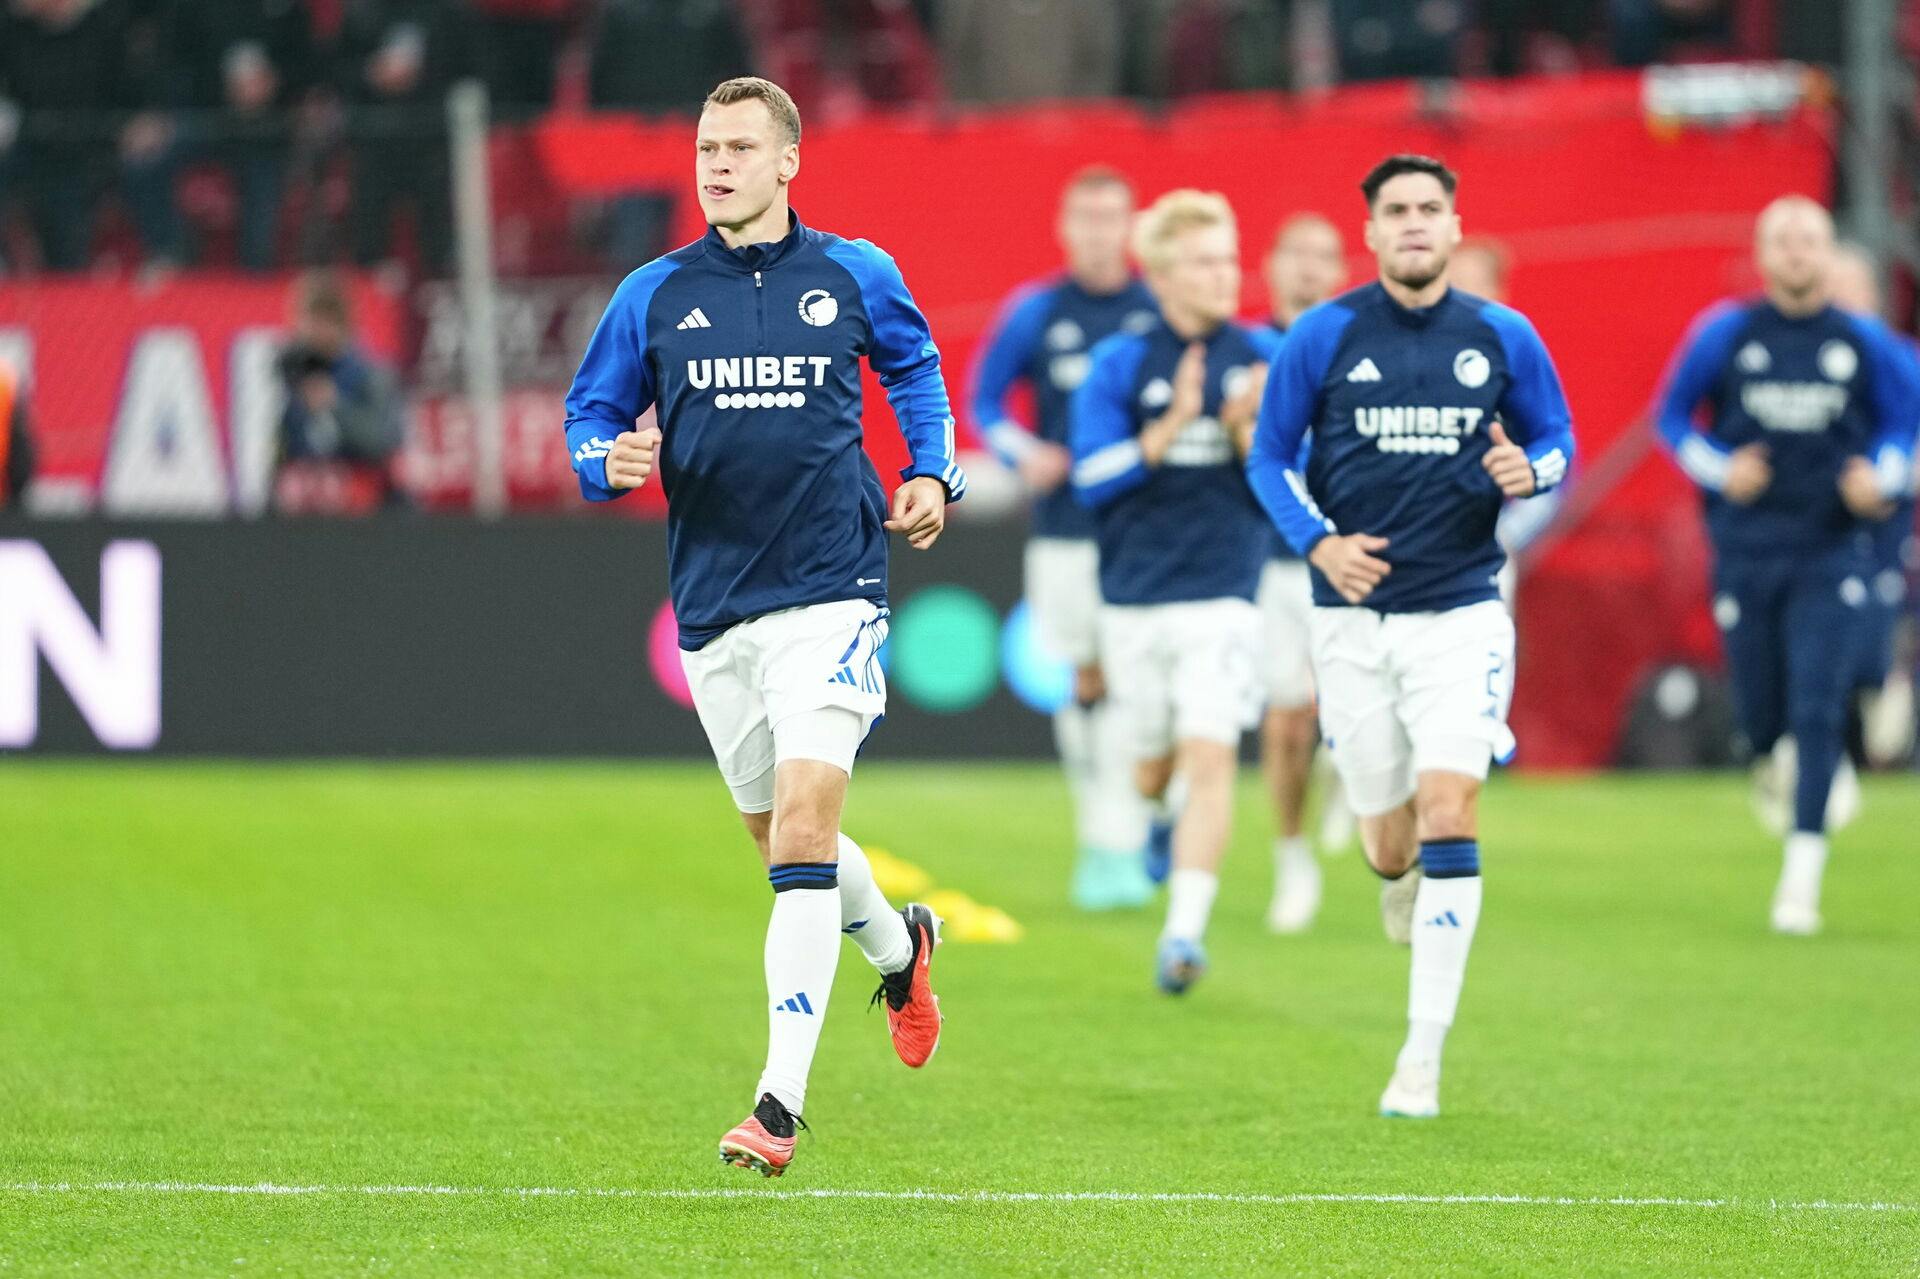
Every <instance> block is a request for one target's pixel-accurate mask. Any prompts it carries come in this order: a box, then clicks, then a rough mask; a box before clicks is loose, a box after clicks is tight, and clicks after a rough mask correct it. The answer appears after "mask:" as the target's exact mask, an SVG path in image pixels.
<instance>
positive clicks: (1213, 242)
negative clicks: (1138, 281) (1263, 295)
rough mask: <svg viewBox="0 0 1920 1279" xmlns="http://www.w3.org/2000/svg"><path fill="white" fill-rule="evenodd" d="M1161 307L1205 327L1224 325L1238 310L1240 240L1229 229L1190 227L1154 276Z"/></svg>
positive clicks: (1179, 238) (1170, 247) (1171, 247)
mask: <svg viewBox="0 0 1920 1279" xmlns="http://www.w3.org/2000/svg"><path fill="white" fill-rule="evenodd" d="M1153 286H1154V292H1155V293H1156V294H1158V295H1159V297H1160V300H1161V305H1163V306H1165V307H1166V308H1167V309H1169V310H1174V311H1180V312H1184V313H1185V314H1187V315H1190V316H1191V317H1193V318H1194V319H1195V320H1198V321H1200V322H1201V323H1204V324H1223V323H1225V322H1226V321H1228V320H1231V319H1232V318H1233V317H1234V315H1235V314H1236V313H1237V312H1238V311H1239V310H1240V237H1239V236H1238V235H1237V234H1236V233H1235V231H1234V229H1233V228H1232V227H1230V226H1218V225H1216V226H1204V227H1193V228H1191V229H1190V230H1187V231H1183V232H1181V233H1180V234H1179V235H1178V236H1177V237H1175V239H1174V241H1173V243H1172V245H1170V246H1169V253H1168V258H1167V263H1166V265H1165V266H1164V267H1162V268H1161V269H1159V270H1157V271H1155V272H1154V273H1153Z"/></svg>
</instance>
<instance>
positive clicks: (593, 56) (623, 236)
mask: <svg viewBox="0 0 1920 1279" xmlns="http://www.w3.org/2000/svg"><path fill="white" fill-rule="evenodd" d="M590 39H591V45H590V48H591V52H590V54H589V57H588V63H587V98H588V101H589V103H590V104H591V105H592V106H593V107H594V108H595V109H597V110H601V111H640V112H645V113H648V114H659V113H663V112H678V113H681V114H684V115H694V114H697V113H698V112H699V110H700V104H701V103H702V102H703V101H705V99H706V96H707V94H708V93H709V92H710V91H711V90H712V89H713V86H714V85H716V84H719V83H720V82H721V81H722V80H726V79H730V78H732V77H733V76H737V75H745V74H748V73H749V72H751V71H752V70H753V63H752V59H751V58H750V56H749V55H748V52H747V40H746V35H745V33H744V32H743V31H742V30H741V28H740V24H739V22H738V20H737V19H736V17H735V15H734V11H733V6H732V5H731V4H729V3H728V2H727V0H601V4H600V10H599V12H598V13H597V14H596V15H595V19H594V24H593V28H592V33H591V37H590ZM672 219H673V196H672V194H671V193H668V192H635V193H633V194H631V195H624V196H621V197H619V198H618V199H615V200H614V201H613V202H612V203H611V204H610V205H609V206H608V209H607V255H608V260H609V263H610V264H611V265H612V266H613V267H614V268H615V269H616V270H619V271H622V272H625V271H629V270H632V269H633V268H634V267H637V266H639V265H641V264H642V263H644V262H648V261H651V260H652V259H654V258H656V257H658V256H659V255H660V254H661V253H663V252H665V250H666V248H667V243H666V241H667V237H668V234H669V227H670V225H671V223H672Z"/></svg>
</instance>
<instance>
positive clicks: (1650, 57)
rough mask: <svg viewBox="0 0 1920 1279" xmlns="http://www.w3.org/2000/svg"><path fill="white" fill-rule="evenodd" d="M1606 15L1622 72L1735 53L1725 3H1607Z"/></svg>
mask: <svg viewBox="0 0 1920 1279" xmlns="http://www.w3.org/2000/svg"><path fill="white" fill-rule="evenodd" d="M1608 10H1609V13H1608V17H1609V19H1610V20H1611V27H1612V31H1613V57H1614V61H1616V62H1618V63H1619V64H1620V65H1622V66H1627V67H1643V66H1646V65H1647V64H1648V63H1651V62H1667V61H1676V60H1680V59H1682V58H1686V57H1692V56H1698V55H1700V54H1702V53H1707V52H1714V53H1720V54H1730V53H1733V52H1735V51H1736V49H1735V39H1734V35H1735V30H1734V8H1733V5H1732V3H1731V2H1730V0H1608Z"/></svg>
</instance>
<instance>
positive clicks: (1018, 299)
mask: <svg viewBox="0 0 1920 1279" xmlns="http://www.w3.org/2000/svg"><path fill="white" fill-rule="evenodd" d="M1052 301H1053V290H1052V289H1050V288H1047V287H1045V286H1043V285H1028V286H1026V287H1024V288H1021V289H1019V290H1017V291H1015V293H1014V294H1013V296H1012V297H1010V298H1008V299H1007V302H1006V305H1005V306H1003V307H1001V308H1000V314H999V315H998V316H996V317H994V321H993V327H992V329H990V330H989V331H988V333H987V336H986V339H985V341H984V342H983V343H982V353H981V355H980V357H979V359H978V360H977V361H975V363H974V366H973V395H972V398H971V401H970V411H971V412H972V413H973V425H974V427H975V429H976V430H978V431H979V432H980V438H981V439H983V440H985V441H986V442H987V447H988V448H990V449H992V450H993V452H994V455H995V456H997V457H998V458H999V459H1000V460H1001V461H1002V462H1005V463H1006V464H1007V465H1008V466H1012V465H1014V464H1015V463H1016V462H1018V461H1019V460H1020V456H1021V454H1023V453H1025V452H1026V451H1027V450H1028V449H1030V448H1032V447H1033V438H1034V435H1033V430H1032V428H1031V427H1029V426H1028V425H1027V424H1026V423H1024V422H1021V421H1019V420H1017V419H1016V418H1014V417H1013V416H1012V415H1011V414H1009V413H1008V411H1007V393H1008V392H1009V391H1011V390H1012V389H1013V384H1014V383H1015V382H1018V381H1019V380H1020V379H1021V378H1023V377H1025V376H1026V375H1027V370H1028V368H1029V367H1031V365H1032V361H1033V353H1034V350H1035V349H1036V348H1037V347H1038V346H1039V345H1040V339H1041V335H1042V333H1043V332H1044V330H1045V328H1046V324H1047V313H1048V311H1049V310H1050V309H1051V306H1052Z"/></svg>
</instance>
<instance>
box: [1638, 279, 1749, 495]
mask: <svg viewBox="0 0 1920 1279" xmlns="http://www.w3.org/2000/svg"><path fill="white" fill-rule="evenodd" d="M1746 318H1747V312H1746V308H1745V307H1743V306H1741V305H1739V304H1738V303H1734V302H1721V303H1719V304H1717V305H1715V306H1712V307H1709V308H1708V309H1707V310H1706V311H1704V312H1702V313H1701V315H1700V317H1699V318H1698V319H1696V320H1695V321H1694V322H1693V327H1692V328H1690V329H1688V330H1687V336H1686V337H1684V338H1682V339H1681V341H1680V349H1679V351H1677V352H1676V353H1675V354H1674V358H1673V363H1672V365H1671V366H1670V367H1669V368H1668V369H1667V374H1666V379H1665V381H1664V382H1663V383H1662V385H1661V389H1660V398H1659V400H1658V401H1657V403H1656V407H1655V409H1654V414H1655V416H1654V425H1655V427H1656V428H1657V430H1658V432H1659V436H1660V441H1661V443H1663V444H1665V445H1666V447H1667V449H1668V450H1669V451H1670V452H1671V453H1672V454H1673V457H1674V460H1675V461H1676V462H1678V463H1679V464H1680V469H1681V470H1683V471H1685V472H1686V473H1687V477H1688V478H1689V479H1691V480H1692V481H1693V482H1694V483H1695V484H1698V485H1699V486H1700V487H1701V488H1705V489H1712V490H1713V491H1715V492H1718V491H1719V490H1720V487H1721V485H1723V484H1725V483H1726V479H1727V458H1728V457H1729V456H1730V455H1729V454H1728V452H1727V450H1726V448H1725V447H1724V446H1722V445H1721V444H1719V443H1718V442H1717V441H1715V440H1713V439H1710V438H1709V437H1708V436H1706V435H1704V434H1702V433H1701V432H1700V431H1699V430H1698V429H1696V428H1695V426H1694V413H1695V412H1697V411H1698V410H1699V408H1700V401H1702V400H1704V399H1706V398H1707V394H1708V392H1710V391H1712V390H1713V387H1714V383H1716V382H1718V381H1719V380H1720V374H1721V373H1722V371H1724V370H1725V369H1726V367H1727V361H1728V360H1729V359H1730V358H1732V355H1733V345H1734V343H1735V342H1736V341H1738V340H1739V337H1740V332H1741V330H1742V329H1743V328H1744V327H1745V325H1746Z"/></svg>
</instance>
